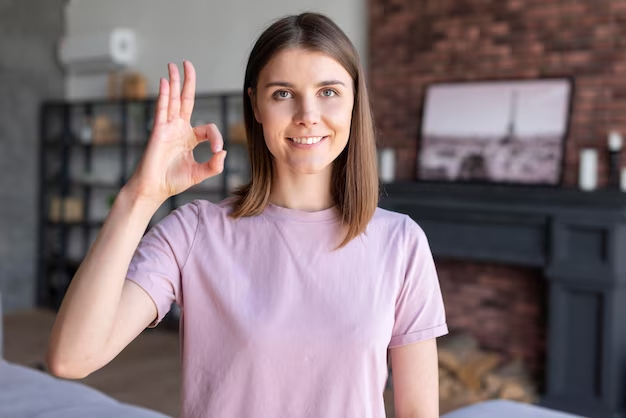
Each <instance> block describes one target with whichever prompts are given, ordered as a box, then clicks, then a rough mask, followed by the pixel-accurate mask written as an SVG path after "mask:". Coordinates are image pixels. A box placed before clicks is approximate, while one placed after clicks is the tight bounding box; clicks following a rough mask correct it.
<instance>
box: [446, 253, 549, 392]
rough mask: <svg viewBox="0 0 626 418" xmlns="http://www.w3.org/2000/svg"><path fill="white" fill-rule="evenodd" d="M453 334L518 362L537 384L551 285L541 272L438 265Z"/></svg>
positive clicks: (465, 264)
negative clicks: (465, 334) (468, 336)
mask: <svg viewBox="0 0 626 418" xmlns="http://www.w3.org/2000/svg"><path fill="white" fill-rule="evenodd" d="M436 264H437V270H438V272H439V279H440V282H441V291H442V293H443V297H444V303H445V306H446V317H447V320H448V325H449V328H450V334H453V333H454V332H468V333H469V334H471V335H472V336H474V337H475V338H477V340H478V341H479V342H480V344H481V347H482V348H484V349H487V350H493V351H496V352H498V353H501V354H503V355H504V357H505V359H506V360H512V359H515V358H520V359H522V361H523V362H524V364H525V365H526V366H527V367H528V368H529V370H530V372H531V373H532V374H533V375H534V377H535V380H536V381H537V382H538V383H541V382H542V381H543V373H544V365H545V355H546V303H547V282H546V281H545V280H544V278H543V277H542V272H541V271H540V270H534V269H530V268H518V267H512V266H503V265H495V264H487V263H468V262H464V261H454V260H447V259H437V260H436Z"/></svg>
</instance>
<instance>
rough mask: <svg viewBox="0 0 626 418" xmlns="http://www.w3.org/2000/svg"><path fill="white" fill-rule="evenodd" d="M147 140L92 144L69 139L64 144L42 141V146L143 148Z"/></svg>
mask: <svg viewBox="0 0 626 418" xmlns="http://www.w3.org/2000/svg"><path fill="white" fill-rule="evenodd" d="M146 144H147V142H134V141H133V142H127V143H126V144H123V143H122V142H120V141H116V142H110V143H109V142H106V143H100V144H94V143H82V142H76V141H71V142H68V143H66V144H64V143H63V142H61V141H58V140H57V141H46V142H44V146H45V147H48V148H61V147H63V146H68V147H72V148H91V149H93V148H121V147H123V146H126V147H127V148H140V149H143V148H145V147H146Z"/></svg>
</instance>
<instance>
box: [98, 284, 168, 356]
mask: <svg viewBox="0 0 626 418" xmlns="http://www.w3.org/2000/svg"><path fill="white" fill-rule="evenodd" d="M156 317H157V308H156V305H155V304H154V301H153V300H152V298H151V297H150V296H149V295H148V293H146V291H145V290H143V289H142V288H141V287H140V286H139V285H138V284H136V283H134V282H132V281H130V280H125V281H124V287H123V288H122V295H121V297H120V302H119V305H118V307H117V310H116V312H115V319H114V322H113V328H112V330H111V335H109V338H108V339H107V343H106V346H105V348H104V350H103V355H102V358H101V362H102V364H100V365H99V366H98V368H100V367H102V366H104V365H105V364H107V363H109V362H110V361H111V360H113V359H114V358H115V357H116V356H117V355H118V354H119V353H120V352H121V351H122V350H123V349H124V348H125V347H126V346H127V345H128V344H130V343H131V342H132V341H133V340H134V339H135V338H137V336H138V335H139V334H141V332H142V331H143V330H144V329H146V327H148V325H150V324H151V323H152V322H153V321H154V320H155V319H156Z"/></svg>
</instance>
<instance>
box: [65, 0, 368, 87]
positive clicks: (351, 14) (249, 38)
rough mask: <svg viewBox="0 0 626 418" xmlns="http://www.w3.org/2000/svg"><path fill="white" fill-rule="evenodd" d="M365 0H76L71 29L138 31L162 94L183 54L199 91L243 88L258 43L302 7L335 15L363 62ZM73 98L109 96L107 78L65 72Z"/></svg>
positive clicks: (144, 62) (151, 77) (70, 10)
mask: <svg viewBox="0 0 626 418" xmlns="http://www.w3.org/2000/svg"><path fill="white" fill-rule="evenodd" d="M366 5H367V3H366V0H228V1H223V0H222V1H216V0H179V1H171V0H106V1H102V0H71V1H69V2H68V3H67V6H66V11H65V18H66V34H67V35H70V36H72V35H79V34H85V33H92V32H100V31H104V30H107V29H109V28H113V27H128V28H132V29H135V31H136V33H137V38H138V44H139V55H138V60H137V63H136V66H135V69H136V70H138V71H140V72H141V73H143V74H144V75H146V76H147V78H148V83H149V94H150V95H155V94H156V93H157V88H158V80H159V77H166V76H167V63H168V62H170V61H171V62H176V63H178V64H179V67H180V68H181V69H182V61H183V60H184V59H187V60H190V61H191V62H193V64H194V66H195V67H196V71H197V74H198V80H197V92H198V93H209V92H227V91H240V90H241V88H242V84H243V75H244V71H245V65H246V61H247V58H248V55H249V53H250V50H251V49H252V45H253V43H254V41H255V40H256V38H257V37H258V36H259V35H260V33H261V32H262V30H263V29H264V28H265V27H266V26H267V25H269V24H270V23H271V21H273V20H274V19H276V18H278V17H281V16H284V15H287V14H295V13H299V12H302V11H307V10H311V11H318V12H321V13H324V14H327V15H328V16H329V17H331V18H332V19H333V20H334V21H335V22H336V23H337V24H338V25H339V26H340V27H341V28H342V29H343V30H344V31H345V32H346V34H347V35H348V36H349V37H350V39H351V40H352V42H353V43H354V44H355V46H356V48H357V50H358V51H359V54H360V56H361V59H362V61H363V63H364V64H365V58H366V51H367V45H366V41H367V9H366ZM66 95H67V98H69V99H78V98H94V97H105V96H106V76H103V75H96V76H80V77H79V76H72V75H69V76H68V77H67V78H66Z"/></svg>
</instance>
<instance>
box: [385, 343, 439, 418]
mask: <svg viewBox="0 0 626 418" xmlns="http://www.w3.org/2000/svg"><path fill="white" fill-rule="evenodd" d="M390 354H391V370H392V377H393V397H394V406H395V411H396V417H397V418H404V417H411V418H434V417H438V416H439V367H438V359H437V340H436V339H435V338H431V339H428V340H424V341H420V342H416V343H413V344H407V345H403V346H401V347H397V348H392V349H391V350H390Z"/></svg>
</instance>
